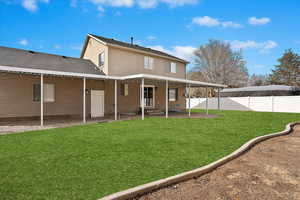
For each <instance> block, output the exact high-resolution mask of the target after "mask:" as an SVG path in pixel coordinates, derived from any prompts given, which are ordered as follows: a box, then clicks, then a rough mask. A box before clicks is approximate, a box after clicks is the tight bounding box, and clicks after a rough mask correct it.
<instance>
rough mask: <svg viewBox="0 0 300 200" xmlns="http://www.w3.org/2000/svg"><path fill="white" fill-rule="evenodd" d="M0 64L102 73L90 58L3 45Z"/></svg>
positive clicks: (0, 52) (0, 50)
mask: <svg viewBox="0 0 300 200" xmlns="http://www.w3.org/2000/svg"><path fill="white" fill-rule="evenodd" d="M0 66H9V67H20V68H30V69H41V70H52V71H61V72H73V73H84V74H96V75H104V73H103V72H101V71H100V70H99V69H98V68H97V66H96V65H94V64H93V63H92V62H91V61H90V60H86V59H82V58H73V57H67V56H61V55H54V54H47V53H40V52H35V51H29V50H22V49H15V48H9V47H3V46H0Z"/></svg>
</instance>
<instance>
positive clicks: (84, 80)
mask: <svg viewBox="0 0 300 200" xmlns="http://www.w3.org/2000/svg"><path fill="white" fill-rule="evenodd" d="M85 91H86V78H85V77H84V78H83V91H82V96H83V105H82V107H83V108H82V109H83V123H86V94H85Z"/></svg>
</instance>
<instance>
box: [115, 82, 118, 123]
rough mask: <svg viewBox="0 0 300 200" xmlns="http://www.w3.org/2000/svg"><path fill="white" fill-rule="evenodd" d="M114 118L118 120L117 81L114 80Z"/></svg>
mask: <svg viewBox="0 0 300 200" xmlns="http://www.w3.org/2000/svg"><path fill="white" fill-rule="evenodd" d="M115 120H118V82H117V80H115Z"/></svg>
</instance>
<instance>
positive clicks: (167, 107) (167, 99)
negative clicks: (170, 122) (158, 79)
mask: <svg viewBox="0 0 300 200" xmlns="http://www.w3.org/2000/svg"><path fill="white" fill-rule="evenodd" d="M168 117H169V82H168V80H166V118H168Z"/></svg>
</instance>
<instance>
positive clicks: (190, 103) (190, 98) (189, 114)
mask: <svg viewBox="0 0 300 200" xmlns="http://www.w3.org/2000/svg"><path fill="white" fill-rule="evenodd" d="M189 117H191V84H189Z"/></svg>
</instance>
